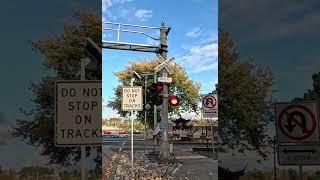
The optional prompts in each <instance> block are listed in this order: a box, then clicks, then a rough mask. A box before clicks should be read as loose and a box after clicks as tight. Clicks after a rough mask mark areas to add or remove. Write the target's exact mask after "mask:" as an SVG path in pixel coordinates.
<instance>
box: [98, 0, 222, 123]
mask: <svg viewBox="0 0 320 180" xmlns="http://www.w3.org/2000/svg"><path fill="white" fill-rule="evenodd" d="M217 7H218V2H217V0H190V1H169V0H162V1H149V0H103V1H102V13H103V21H111V22H121V23H130V24H138V25H148V26H158V27H159V26H160V22H161V21H164V22H165V24H166V25H167V26H170V27H171V28H172V29H171V31H170V33H169V36H168V46H169V47H168V51H169V52H168V56H169V57H174V58H175V62H178V63H179V64H180V65H181V66H182V67H183V68H185V69H186V71H187V73H188V75H189V77H190V78H191V79H192V80H194V81H197V82H199V83H200V84H201V93H209V92H211V91H212V90H213V87H214V84H216V83H217V79H218V64H217V57H218V42H217V34H218V33H217V32H218V8H217ZM105 27H112V28H115V27H114V26H105ZM135 30H136V29H135ZM147 33H149V34H150V35H152V36H155V37H157V36H159V32H158V31H147ZM115 39H116V36H115V34H114V33H110V32H108V31H105V32H104V33H103V40H115ZM120 41H126V42H135V43H148V44H154V43H157V42H154V41H152V40H150V39H148V38H145V37H142V36H140V35H127V34H123V35H122V34H121V36H120ZM153 57H155V54H153V53H141V52H131V51H119V50H110V49H104V50H103V77H102V80H103V85H102V86H103V99H104V101H108V100H111V99H112V97H113V88H115V87H116V86H117V84H118V83H119V82H118V80H117V78H116V77H115V76H114V72H117V71H120V70H122V69H123V68H124V67H125V66H126V65H127V63H128V61H130V60H141V59H145V58H153ZM112 116H116V114H115V112H114V111H113V110H111V109H106V110H105V111H104V112H103V117H104V118H106V117H112Z"/></svg>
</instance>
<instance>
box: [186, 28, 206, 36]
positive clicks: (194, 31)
mask: <svg viewBox="0 0 320 180" xmlns="http://www.w3.org/2000/svg"><path fill="white" fill-rule="evenodd" d="M201 33H202V31H201V29H200V28H199V27H194V28H192V29H191V30H190V31H189V32H187V33H186V36H188V37H191V38H196V37H199V36H200V35H201Z"/></svg>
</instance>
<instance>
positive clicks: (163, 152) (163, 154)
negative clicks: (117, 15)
mask: <svg viewBox="0 0 320 180" xmlns="http://www.w3.org/2000/svg"><path fill="white" fill-rule="evenodd" d="M169 31H170V28H167V27H165V25H164V22H161V28H160V48H159V54H160V55H161V57H162V59H164V60H166V59H167V53H168V50H167V48H168V45H167V35H168V33H169ZM160 73H161V74H162V76H163V77H164V76H166V75H167V73H168V72H167V69H166V68H163V69H162V70H161V71H160ZM160 125H161V126H162V131H161V143H160V159H161V160H167V159H169V157H170V153H169V142H168V85H167V84H166V83H163V103H162V105H161V124H160ZM161 126H160V127H161Z"/></svg>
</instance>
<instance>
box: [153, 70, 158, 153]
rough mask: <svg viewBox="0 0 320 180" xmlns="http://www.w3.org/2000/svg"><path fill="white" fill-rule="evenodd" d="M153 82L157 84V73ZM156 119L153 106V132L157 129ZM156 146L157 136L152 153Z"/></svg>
mask: <svg viewBox="0 0 320 180" xmlns="http://www.w3.org/2000/svg"><path fill="white" fill-rule="evenodd" d="M153 82H154V83H156V82H157V73H154V78H153ZM157 118H158V112H157V106H156V105H154V106H153V132H154V131H155V130H156V128H157ZM157 145H158V143H157V136H156V137H154V150H153V151H154V152H155V150H156V146H157Z"/></svg>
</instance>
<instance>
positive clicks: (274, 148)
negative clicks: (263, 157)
mask: <svg viewBox="0 0 320 180" xmlns="http://www.w3.org/2000/svg"><path fill="white" fill-rule="evenodd" d="M276 145H277V143H276V137H275V136H274V143H273V173H274V180H277V164H276V156H277V155H276Z"/></svg>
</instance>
